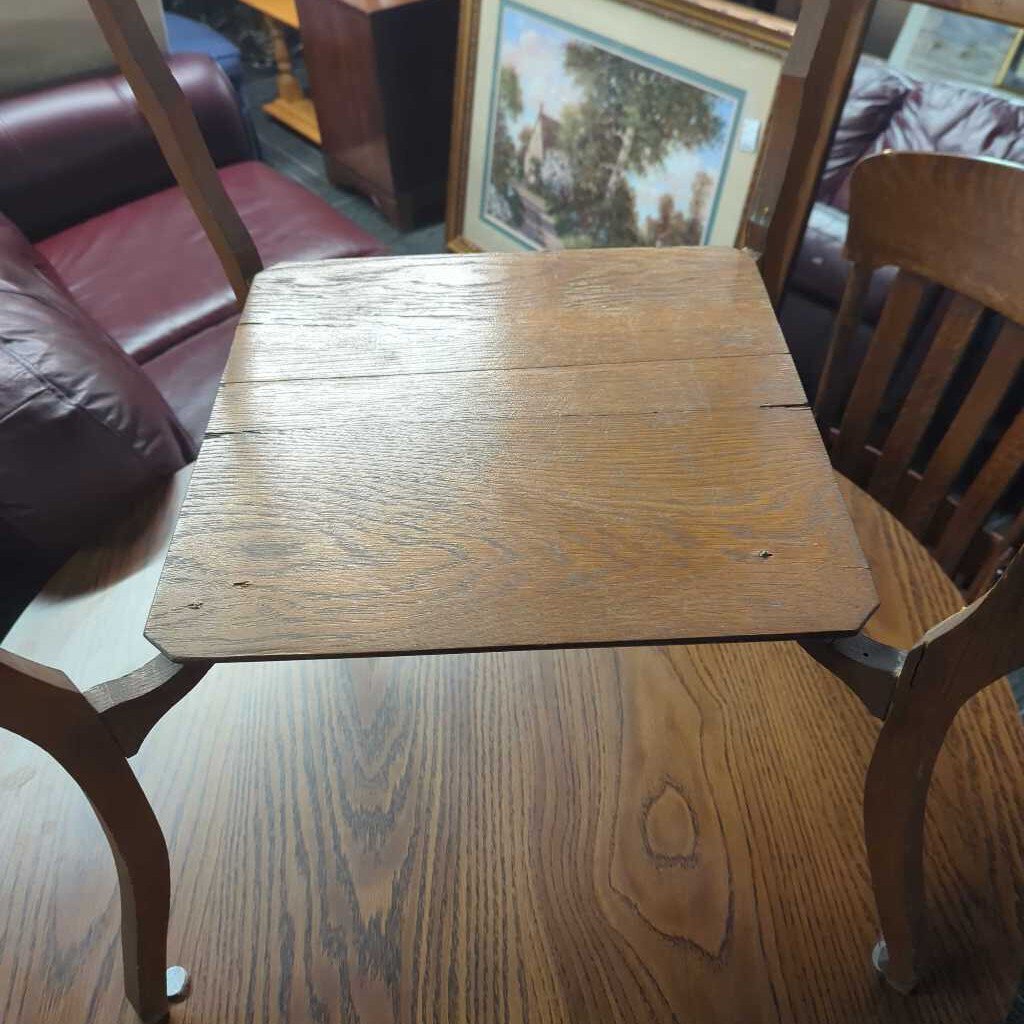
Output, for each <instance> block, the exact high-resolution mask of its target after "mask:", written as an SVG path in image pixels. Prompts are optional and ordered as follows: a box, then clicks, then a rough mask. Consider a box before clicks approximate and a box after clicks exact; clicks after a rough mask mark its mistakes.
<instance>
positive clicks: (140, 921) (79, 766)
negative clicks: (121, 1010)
mask: <svg viewBox="0 0 1024 1024" xmlns="http://www.w3.org/2000/svg"><path fill="white" fill-rule="evenodd" d="M5 658H6V659H7V661H8V665H5V664H4V660H3V659H0V697H3V698H5V699H4V700H0V727H3V728H7V729H10V730H11V731H12V732H15V733H17V734H18V735H20V736H22V737H24V738H25V739H27V740H29V741H30V742H32V743H35V744H36V745H37V746H39V747H41V748H42V749H43V750H45V751H46V752H47V753H48V754H50V755H51V756H52V757H53V758H54V759H55V760H56V761H58V762H59V763H60V764H61V765H62V766H63V767H64V769H65V770H66V771H67V772H68V774H69V775H70V776H71V777H72V778H73V779H74V780H75V782H76V783H77V784H78V786H79V787H80V788H81V790H82V792H83V793H84V794H85V796H86V797H87V798H88V800H89V802H90V804H92V807H93V810H94V811H95V812H96V816H97V817H98V818H99V821H100V824H101V825H102V826H103V830H104V832H105V833H106V836H107V840H108V842H109V843H110V849H111V852H112V853H113V855H114V861H115V864H116V866H117V877H118V883H119V885H120V892H121V947H122V953H123V958H124V983H125V989H126V993H127V996H128V999H129V1001H130V1002H131V1004H132V1006H133V1007H134V1008H135V1010H136V1012H137V1013H138V1015H139V1017H140V1018H141V1019H142V1020H143V1021H144V1022H145V1024H155V1022H158V1021H162V1020H164V1019H165V1018H166V1017H167V1013H168V994H169V989H170V990H171V994H172V995H177V996H183V995H184V994H185V984H186V981H187V975H185V972H184V971H183V970H182V969H181V968H172V970H171V971H168V970H167V924H168V918H169V913H170V893H171V880H170V864H169V861H168V856H167V844H166V843H165V842H164V837H163V833H162V832H161V831H160V825H159V823H158V822H157V819H156V815H155V814H154V813H153V808H152V807H151V806H150V803H149V800H148V799H147V798H146V794H145V793H144V792H143V790H142V787H141V786H140V785H139V781H138V779H137V778H136V777H135V773H134V772H133V771H132V768H131V765H130V764H129V763H128V759H127V757H126V756H125V754H124V751H123V750H122V749H121V747H120V746H119V745H118V743H117V741H116V740H115V738H114V735H113V733H112V732H111V731H110V730H109V729H108V728H107V726H106V724H105V723H104V721H103V720H102V719H101V718H100V716H99V714H98V713H97V712H96V711H95V710H94V709H93V708H92V707H91V706H90V705H89V703H88V702H87V701H86V700H85V698H84V697H83V696H82V695H81V694H80V693H79V692H77V691H76V690H74V688H73V687H71V686H70V684H68V683H66V680H64V679H63V678H62V677H59V676H58V675H57V674H55V673H50V674H49V675H50V678H48V679H39V678H35V677H32V676H29V675H27V674H24V673H22V672H20V671H18V670H17V669H14V668H11V667H10V664H9V662H10V659H9V657H8V656H6V655H5Z"/></svg>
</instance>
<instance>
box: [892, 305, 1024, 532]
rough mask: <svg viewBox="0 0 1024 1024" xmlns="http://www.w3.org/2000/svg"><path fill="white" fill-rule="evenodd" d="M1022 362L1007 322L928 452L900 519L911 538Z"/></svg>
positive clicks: (1022, 347) (1023, 339) (1023, 334)
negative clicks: (960, 401)
mask: <svg viewBox="0 0 1024 1024" xmlns="http://www.w3.org/2000/svg"><path fill="white" fill-rule="evenodd" d="M1022 361H1024V329H1022V328H1021V327H1019V326H1018V325H1017V324H1013V323H1007V324H1005V325H1004V326H1003V329H1002V330H1001V331H1000V332H999V337H998V338H997V339H996V342H995V344H994V345H993V347H992V351H991V352H990V353H989V356H988V359H986V361H985V364H984V366H983V367H982V368H981V372H980V373H979V374H978V377H977V380H975V382H974V384H973V386H972V387H971V390H970V391H969V392H968V393H967V397H966V399H964V402H963V404H962V405H961V406H960V410H959V412H958V413H957V414H956V417H955V418H954V420H953V422H952V424H951V425H950V427H949V430H947V431H946V435H945V437H943V439H942V441H941V442H940V444H939V446H938V448H937V449H936V450H935V454H934V455H932V457H931V460H930V461H929V463H928V468H927V469H926V470H925V473H924V476H923V477H922V479H921V482H920V483H919V484H918V485H917V487H916V488H915V489H914V493H913V494H912V495H911V496H910V500H909V501H908V502H907V505H906V508H904V509H903V510H902V511H901V512H900V519H901V520H902V521H903V523H904V524H905V525H906V526H907V527H908V528H909V529H910V530H911V531H913V532H914V533H915V534H917V536H919V537H921V536H924V535H925V531H926V530H927V529H928V526H929V524H930V523H931V521H932V518H933V517H934V516H935V513H936V511H937V510H938V507H939V505H940V504H941V503H942V499H943V497H944V496H945V495H946V493H947V492H948V491H949V489H950V487H952V486H953V483H954V481H955V480H956V477H957V475H958V474H959V473H960V471H961V469H962V468H963V465H964V463H965V462H966V461H967V457H968V456H969V455H970V454H971V451H972V450H973V449H974V446H975V445H976V444H977V442H978V438H979V437H980V436H981V432H982V431H983V430H984V429H985V426H986V424H987V423H988V421H989V420H990V419H991V418H992V416H993V415H994V414H995V411H996V409H997V408H998V407H999V404H1000V403H1001V402H1002V400H1003V398H1004V397H1005V395H1006V392H1007V391H1008V390H1009V388H1010V385H1011V384H1012V383H1013V379H1014V377H1015V376H1016V375H1017V373H1018V371H1019V370H1020V367H1021V363H1022Z"/></svg>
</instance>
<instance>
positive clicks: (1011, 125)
mask: <svg viewBox="0 0 1024 1024" xmlns="http://www.w3.org/2000/svg"><path fill="white" fill-rule="evenodd" d="M843 119H844V120H845V119H846V113H845V111H844V113H843ZM885 149H894V150H914V151H916V152H925V153H955V154H959V155H962V156H980V157H991V158H994V159H997V160H1010V161H1012V162H1013V163H1018V164H1024V103H1018V102H1015V101H1014V100H1011V99H1006V98H1004V97H1002V96H995V95H993V94H991V93H987V92H984V91H982V90H981V89H976V88H971V87H970V86H964V85H958V84H955V83H952V82H918V81H913V88H911V89H909V90H908V91H907V93H906V94H905V95H904V96H903V98H902V101H901V102H900V103H899V104H898V105H897V106H896V107H895V109H894V110H893V112H892V116H891V117H890V118H889V120H888V122H887V124H886V125H885V127H884V128H883V129H882V130H881V131H880V133H879V135H878V137H877V138H876V139H874V140H873V141H872V143H871V145H869V146H868V147H867V149H866V150H865V151H864V152H863V154H862V155H861V158H863V157H867V156H873V155H874V154H875V153H881V152H882V150H885ZM852 169H853V168H852V165H851V167H850V170H852ZM829 201H830V202H831V203H832V205H833V206H836V207H838V208H839V209H842V210H849V208H850V183H849V174H847V176H846V177H844V178H843V180H842V182H841V183H840V185H839V187H838V188H836V189H835V190H834V193H833V195H832V197H831V199H830V200H829Z"/></svg>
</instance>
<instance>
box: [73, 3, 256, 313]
mask: <svg viewBox="0 0 1024 1024" xmlns="http://www.w3.org/2000/svg"><path fill="white" fill-rule="evenodd" d="M89 6H90V7H91V8H92V12H93V15H94V16H95V18H96V21H97V22H98V24H99V26H100V29H101V31H102V32H103V35H104V37H105V38H106V40H107V45H108V46H109V47H110V49H111V51H112V53H113V54H114V59H115V60H116V61H117V64H118V67H120V69H121V73H122V74H123V75H124V76H125V78H126V79H128V84H129V85H130V86H131V87H132V92H134V93H135V98H136V100H138V103H139V107H140V108H141V110H142V113H143V115H144V116H145V118H146V120H147V121H148V122H149V126H150V128H152V129H153V134H154V135H155V136H156V140H157V142H158V143H159V145H160V149H161V151H162V152H163V154H164V157H165V158H166V160H167V163H168V164H169V165H170V168H171V171H172V173H173V174H174V178H175V180H176V181H177V183H178V184H179V185H180V186H181V189H182V191H183V192H184V193H185V195H186V196H187V197H188V201H189V202H190V203H191V204H192V209H193V210H195V213H196V216H197V217H198V218H199V222H200V223H201V224H202V226H203V230H204V231H205V232H206V237H207V238H208V239H209V240H210V244H211V245H212V246H213V248H214V249H215V250H216V253H217V256H218V258H219V259H220V262H221V265H222V266H223V267H224V272H225V274H227V276H228V280H229V281H230V282H231V287H232V288H233V289H234V292H235V295H236V296H237V297H238V301H239V303H242V302H244V301H245V297H246V296H247V295H248V294H249V285H250V284H251V283H252V279H253V277H255V275H256V274H257V273H258V272H259V271H260V270H262V269H263V265H262V263H261V262H260V256H259V253H258V252H257V251H256V246H255V244H254V243H253V240H252V237H251V236H250V234H249V230H248V228H246V226H245V224H244V223H243V222H242V218H241V217H240V216H239V214H238V211H237V210H236V209H235V207H234V204H233V203H232V202H231V199H230V198H229V197H228V194H227V191H226V190H225V188H224V184H223V182H221V180H220V177H219V175H218V174H217V168H216V167H215V165H214V163H213V158H212V157H211V156H210V151H209V149H207V147H206V142H205V140H204V139H203V134H202V132H201V131H200V130H199V125H198V124H197V123H196V118H195V114H193V113H192V107H191V106H190V105H189V102H188V100H187V99H186V97H185V94H184V93H183V92H182V90H181V86H180V85H178V83H177V81H176V80H175V78H174V75H172V74H171V70H170V68H169V67H168V66H167V61H166V60H165V59H164V56H163V54H162V53H161V52H160V48H159V47H158V46H157V43H156V40H155V39H154V38H153V33H152V32H150V30H149V26H148V25H147V24H146V19H145V18H143V16H142V12H141V11H140V10H139V6H138V4H137V3H136V0H89Z"/></svg>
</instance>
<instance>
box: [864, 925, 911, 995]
mask: <svg viewBox="0 0 1024 1024" xmlns="http://www.w3.org/2000/svg"><path fill="white" fill-rule="evenodd" d="M871 963H872V964H873V965H874V968H875V970H876V971H877V972H878V973H879V974H880V975H881V976H882V977H883V978H885V981H886V983H887V984H888V985H889V986H890V988H894V989H895V990H896V991H897V992H899V993H900V994H901V995H908V994H909V993H911V992H912V991H913V990H914V986H915V985H916V984H917V978H915V977H912V978H910V979H909V981H897V980H896V979H895V978H892V977H890V975H889V949H888V947H887V946H886V944H885V939H879V940H878V941H877V942H876V943H875V948H874V949H873V950H872V951H871Z"/></svg>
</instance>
